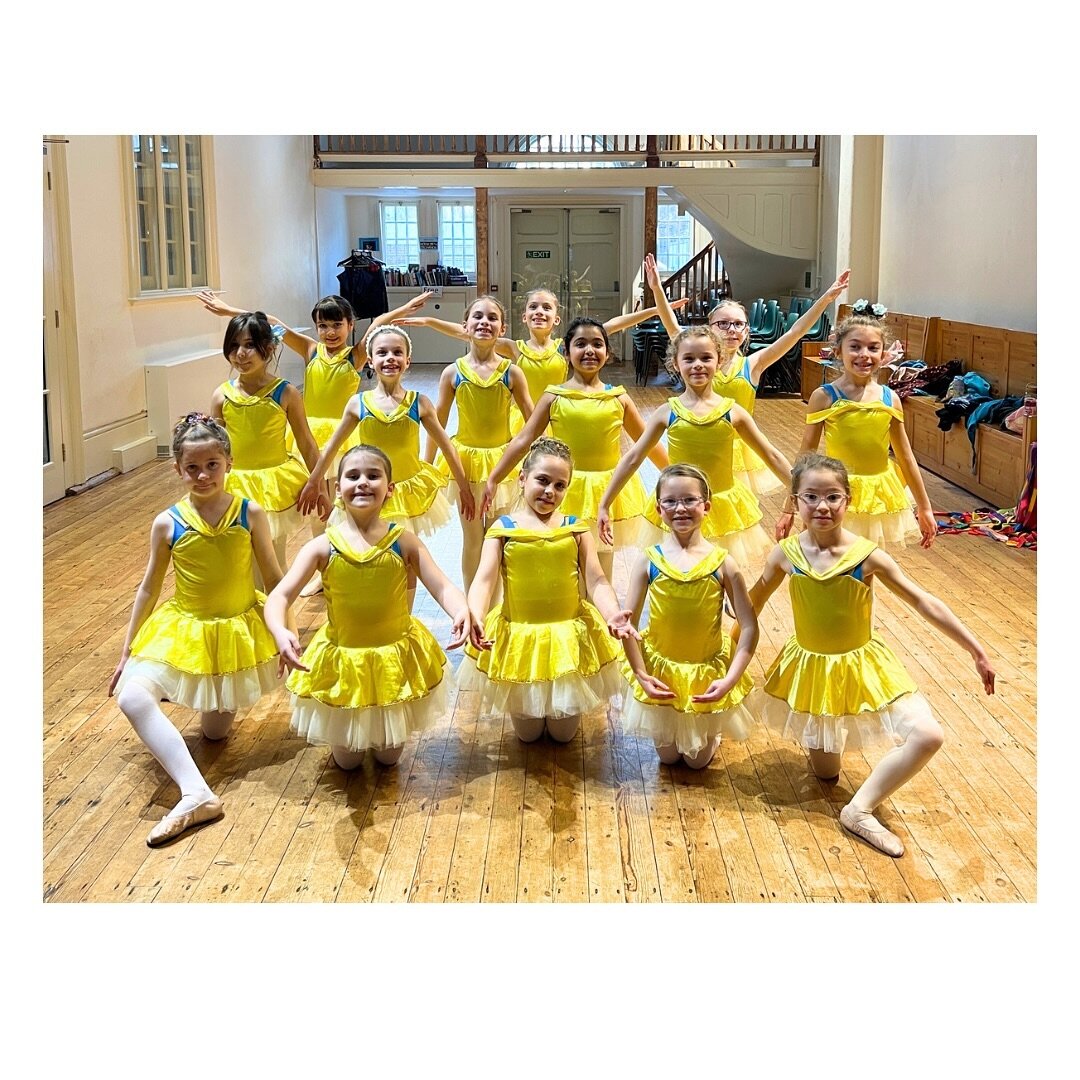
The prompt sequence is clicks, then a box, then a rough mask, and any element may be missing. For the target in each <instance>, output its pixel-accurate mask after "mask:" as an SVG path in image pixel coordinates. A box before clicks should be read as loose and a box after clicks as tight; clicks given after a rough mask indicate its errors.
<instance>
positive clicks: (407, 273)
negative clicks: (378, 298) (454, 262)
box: [383, 263, 469, 288]
mask: <svg viewBox="0 0 1080 1080" xmlns="http://www.w3.org/2000/svg"><path fill="white" fill-rule="evenodd" d="M383 273H384V274H385V275H386V284H387V285H389V286H391V287H393V288H400V287H401V286H403V285H420V286H427V285H468V284H469V278H468V275H467V274H466V273H465V271H464V270H459V269H458V268H457V267H456V266H439V265H438V264H436V265H435V266H428V267H426V268H424V269H421V268H420V266H419V265H418V264H417V263H410V264H409V268H408V269H407V270H394V269H392V268H391V267H389V266H388V267H386V269H385V270H384V271H383Z"/></svg>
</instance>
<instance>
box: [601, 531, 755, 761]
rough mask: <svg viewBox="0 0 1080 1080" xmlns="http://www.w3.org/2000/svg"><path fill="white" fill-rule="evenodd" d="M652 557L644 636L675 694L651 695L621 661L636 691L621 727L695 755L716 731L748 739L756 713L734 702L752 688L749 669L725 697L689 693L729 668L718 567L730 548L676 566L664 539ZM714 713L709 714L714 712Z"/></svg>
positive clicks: (657, 673)
mask: <svg viewBox="0 0 1080 1080" xmlns="http://www.w3.org/2000/svg"><path fill="white" fill-rule="evenodd" d="M645 556H646V558H647V559H648V561H649V588H648V597H649V622H648V625H647V626H646V628H645V631H644V633H643V634H642V639H641V653H642V657H643V658H644V660H645V669H646V671H647V672H648V673H649V674H650V675H652V676H654V677H655V678H657V679H659V680H660V681H661V682H663V683H665V684H666V685H667V687H668V688H669V689H670V690H671V691H673V692H674V694H675V697H674V699H664V700H660V699H657V698H652V697H650V696H649V695H648V694H647V693H646V692H645V690H644V689H643V688H642V686H641V684H640V683H639V682H638V681H637V679H636V678H635V677H634V674H633V671H632V670H631V668H630V665H629V663H628V662H627V661H626V660H625V659H624V661H623V675H624V676H625V678H626V680H627V682H628V683H629V685H630V689H631V696H628V697H627V700H626V704H625V705H624V708H623V725H624V727H625V729H626V730H627V731H628V732H630V733H634V734H641V735H648V736H650V737H651V738H653V739H654V740H655V741H656V742H657V743H658V744H661V745H664V744H674V745H675V746H677V748H678V750H679V753H681V754H696V753H697V752H698V751H699V750H701V749H702V747H704V745H705V744H706V743H707V742H709V741H710V740H711V739H712V738H713V737H714V736H716V735H720V734H724V735H727V736H728V737H729V738H738V739H743V738H746V737H747V735H748V734H749V731H750V726H749V725H750V721H751V718H750V715H749V714H748V713H746V712H745V711H744V710H743V709H742V708H739V709H736V706H738V705H739V704H740V702H742V700H743V699H744V698H745V697H746V695H747V694H749V693H750V691H751V690H752V689H753V683H752V681H751V679H750V676H749V675H746V674H744V675H743V676H742V677H741V678H740V679H739V681H738V682H737V683H736V684H735V686H734V687H733V688H732V689H731V690H730V691H729V693H728V694H727V695H726V696H725V697H723V698H722V699H721V700H720V701H714V702H694V701H691V700H690V699H691V698H692V697H693V696H694V695H695V694H701V693H703V692H704V691H705V690H707V689H708V687H709V685H710V683H712V682H713V681H714V680H716V679H722V678H723V677H724V676H725V675H726V674H727V670H728V663H729V660H730V657H731V641H730V640H729V638H728V636H727V635H726V634H725V633H724V629H723V624H722V614H723V606H724V585H723V578H722V575H721V571H720V568H721V566H722V565H723V562H724V559H725V558H726V557H727V552H726V551H725V550H724V549H723V548H718V547H714V548H713V549H712V551H711V552H710V553H709V554H708V555H706V556H705V558H703V559H702V560H701V561H700V562H699V563H698V564H697V565H696V566H693V567H691V569H689V570H678V569H676V568H675V567H674V566H673V565H672V564H671V563H670V562H669V561H668V559H667V557H666V556H665V555H664V553H663V551H662V550H661V548H660V545H656V546H654V547H651V548H649V549H648V550H647V551H646V552H645ZM710 714H711V715H710Z"/></svg>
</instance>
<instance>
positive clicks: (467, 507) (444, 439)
mask: <svg viewBox="0 0 1080 1080" xmlns="http://www.w3.org/2000/svg"><path fill="white" fill-rule="evenodd" d="M420 423H421V424H423V425H424V430H425V431H426V432H427V433H428V437H429V438H430V440H431V442H433V443H434V444H435V445H436V446H437V447H438V448H439V449H440V450H441V451H442V453H443V457H444V458H446V464H447V466H449V469H450V475H451V476H452V477H453V478H454V480H455V481H456V483H457V486H458V507H459V508H460V509H461V516H462V517H463V518H465V520H466V521H472V519H473V518H474V517H475V516H476V501H475V499H473V492H472V486H471V485H470V484H469V481H468V479H467V478H466V476H465V470H464V468H463V467H462V465H461V458H460V457H459V456H458V452H457V447H456V446H454V444H453V443H452V442H451V441H450V436H449V435H447V434H446V428H444V427H443V426H442V424H440V423H439V418H438V416H436V415H435V406H434V405H432V404H431V401H430V400H429V399H428V398H427V397H425V396H424V395H423V394H421V395H420Z"/></svg>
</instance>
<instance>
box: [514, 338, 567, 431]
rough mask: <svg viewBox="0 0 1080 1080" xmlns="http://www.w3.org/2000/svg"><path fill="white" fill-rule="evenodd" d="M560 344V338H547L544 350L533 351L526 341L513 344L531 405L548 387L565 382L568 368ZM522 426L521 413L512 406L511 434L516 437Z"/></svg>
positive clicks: (561, 341) (561, 340)
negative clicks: (527, 386)
mask: <svg viewBox="0 0 1080 1080" xmlns="http://www.w3.org/2000/svg"><path fill="white" fill-rule="evenodd" d="M562 343H563V339H562V338H559V337H552V338H548V343H547V348H546V349H534V348H533V347H532V346H531V345H530V344H529V343H528V342H527V341H517V342H515V344H516V345H517V347H518V361H517V362H518V367H520V368H521V371H522V374H523V375H524V376H525V381H526V382H527V383H528V384H529V400H530V401H531V402H532V403H533V405H535V404H536V403H537V402H538V401H539V400H540V395H541V394H542V393H543V392H544V391H545V390H546V389H547V388H548V387H549V386H558V384H559V383H562V382H566V376H567V374H568V372H569V366H568V365H567V363H566V357H565V356H563V354H562V353H561V352H560V351H559V349H560V347H561V346H562ZM524 425H525V421H524V419H523V417H522V415H521V411H520V410H519V409H518V407H517V405H514V406H513V409H512V410H511V414H510V430H511V432H512V433H513V434H514V435H516V434H517V433H518V432H519V431H520V430H521V429H522V427H524Z"/></svg>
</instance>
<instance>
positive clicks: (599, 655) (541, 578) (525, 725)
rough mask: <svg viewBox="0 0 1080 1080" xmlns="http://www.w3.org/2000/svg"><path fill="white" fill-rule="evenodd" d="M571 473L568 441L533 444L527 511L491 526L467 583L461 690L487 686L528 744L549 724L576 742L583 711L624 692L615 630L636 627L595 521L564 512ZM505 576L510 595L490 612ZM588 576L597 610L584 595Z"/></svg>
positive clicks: (524, 478) (483, 697) (493, 703)
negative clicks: (600, 550) (605, 562)
mask: <svg viewBox="0 0 1080 1080" xmlns="http://www.w3.org/2000/svg"><path fill="white" fill-rule="evenodd" d="M572 472H573V463H572V461H571V457H570V449H569V447H568V446H567V445H566V444H565V443H563V442H560V441H559V440H558V439H551V438H546V437H545V438H540V439H537V440H536V442H535V443H533V445H532V447H531V448H530V450H529V453H528V454H527V455H526V457H525V461H524V462H523V463H522V466H521V472H520V474H519V476H518V483H519V484H520V485H521V495H522V506H521V509H519V510H516V511H515V512H514V514H513V516H509V515H504V516H503V517H501V518H499V520H498V521H497V522H496V523H495V524H494V525H493V526H492V527H491V528H490V529H488V532H487V538H486V539H485V540H484V547H483V551H482V552H481V555H480V567H479V569H478V570H477V573H476V577H475V578H474V579H473V583H472V588H471V589H469V610H470V612H471V616H472V626H473V629H472V644H471V647H466V655H465V656H464V657H463V658H462V661H461V667H460V669H459V671H458V686H459V687H461V688H462V689H465V690H478V691H479V692H480V708H481V711H482V712H483V713H486V714H499V713H502V714H504V715H507V714H508V715H509V716H510V718H511V721H512V723H513V725H514V731H515V732H517V735H518V738H519V739H521V740H522V741H523V742H533V741H535V740H536V739H538V738H540V736H541V735H542V734H543V733H544V730H545V728H546V729H547V732H548V734H549V735H550V736H551V737H552V738H553V739H554V740H555V741H556V742H569V741H570V740H571V739H572V738H573V737H574V735H575V733H576V732H577V730H578V727H579V725H580V723H581V714H582V713H583V712H587V711H588V710H589V709H593V708H595V707H596V706H598V705H600V704H602V703H603V702H604V701H606V700H607V699H608V698H610V697H611V696H612V695H613V694H616V693H619V692H620V690H621V689H622V686H623V683H622V679H621V677H620V675H619V665H618V662H617V660H618V649H617V647H616V645H615V643H614V641H612V639H611V637H610V636H609V634H610V635H615V636H617V637H622V636H624V635H626V634H632V633H636V631H634V629H633V627H632V626H630V625H629V616H630V613H629V612H628V611H622V610H620V608H619V602H618V600H617V599H616V597H615V591H614V590H613V589H612V587H611V585H610V584H609V583H608V581H607V578H605V577H604V573H603V571H602V570H601V569H600V563H599V561H598V560H597V558H596V552H595V549H594V548H593V543H592V537H591V536H590V535H589V528H588V526H587V525H586V524H585V523H584V522H582V521H578V520H577V519H576V518H575V517H573V516H572V515H566V514H563V513H562V510H561V506H562V504H563V501H564V499H565V498H566V495H567V493H568V492H569V491H570V489H571V475H572ZM500 579H501V581H502V586H503V600H502V603H501V604H500V605H499V606H497V607H495V608H494V609H492V610H491V611H490V612H489V611H488V605H489V604H490V603H491V597H492V593H493V591H494V589H495V584H496V582H497V581H498V580H500ZM582 581H584V584H585V589H584V591H585V592H586V593H587V595H588V597H589V598H590V599H591V600H592V601H593V603H595V605H596V606H595V607H594V606H593V603H590V602H589V600H586V599H584V598H583V597H582V591H583V590H582V588H581V582H582ZM605 622H606V623H607V625H606V626H605Z"/></svg>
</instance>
